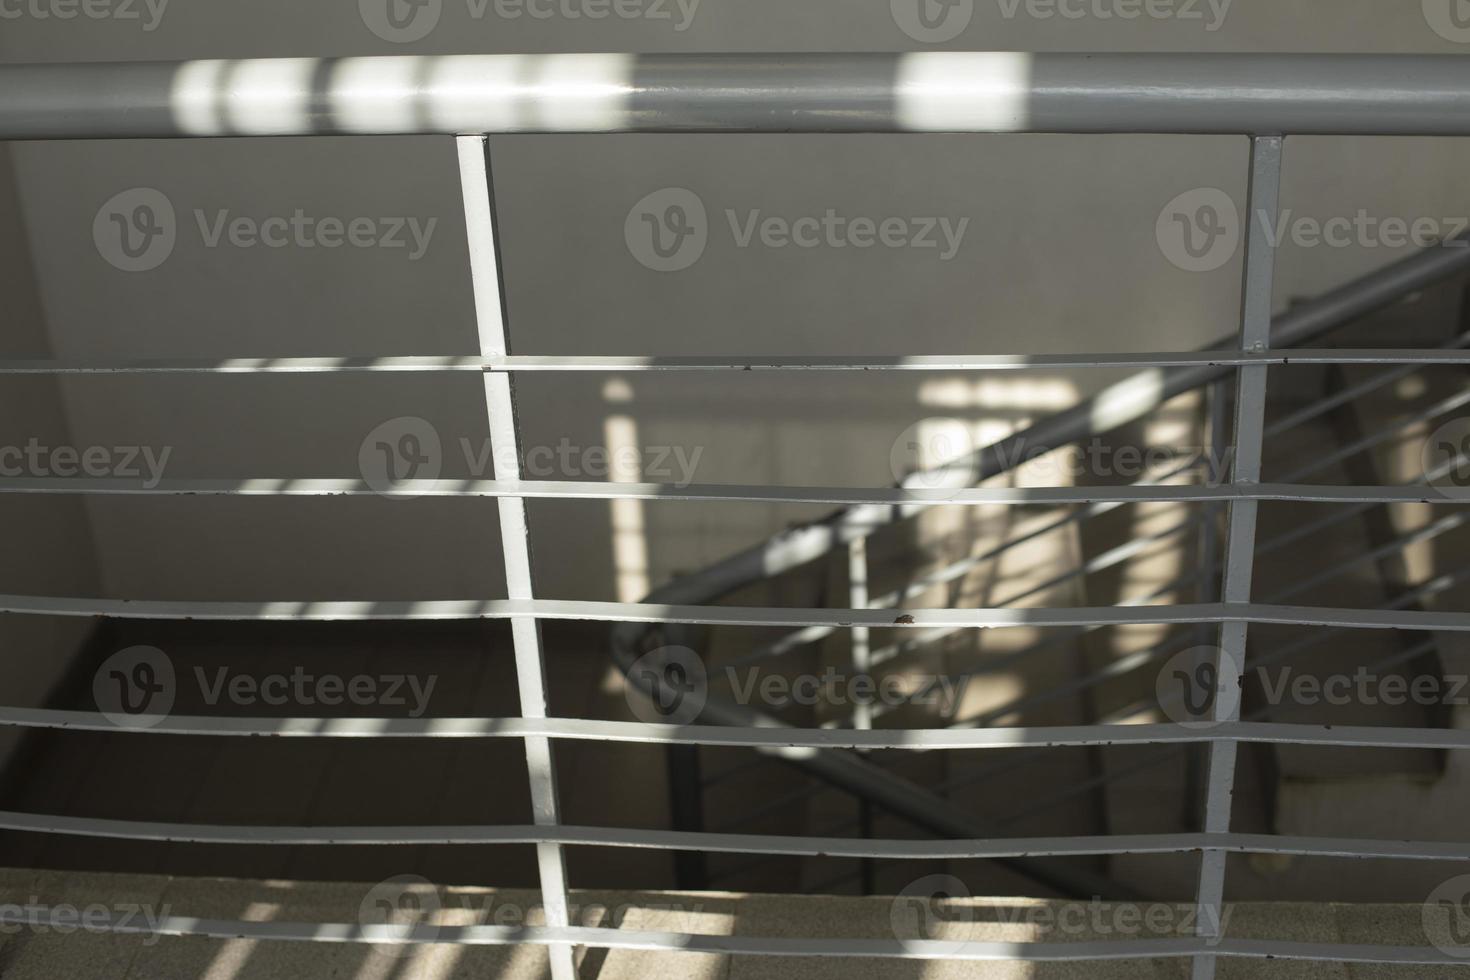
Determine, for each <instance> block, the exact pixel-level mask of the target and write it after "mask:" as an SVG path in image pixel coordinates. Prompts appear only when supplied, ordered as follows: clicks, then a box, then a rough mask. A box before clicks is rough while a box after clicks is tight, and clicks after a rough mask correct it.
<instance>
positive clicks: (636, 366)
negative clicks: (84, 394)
mask: <svg viewBox="0 0 1470 980" xmlns="http://www.w3.org/2000/svg"><path fill="white" fill-rule="evenodd" d="M1451 247H1455V248H1467V247H1470V242H1467V241H1465V240H1456V241H1455V242H1454V243H1453V244H1452V246H1451ZM1293 364H1296V365H1302V364H1402V365H1407V366H1410V367H1429V366H1436V365H1464V364H1470V352H1467V351H1464V350H1454V349H1438V348H1430V349H1420V348H1396V349H1389V348H1384V349H1377V348H1358V349H1341V348H1322V349H1315V350H1308V349H1288V350H1272V351H1261V352H1249V351H1247V352H1239V351H1236V352H1231V351H1214V350H1205V351H1188V352H1184V353H1161V354H1148V353H1137V354H1129V353H1117V352H1114V353H1103V354H934V355H920V356H903V357H880V356H873V355H866V356H861V357H832V356H821V355H812V356H802V355H787V354H783V355H768V356H756V357H736V356H728V357H611V356H609V357H588V356H552V355H524V354H518V355H511V356H508V357H478V356H464V357H461V356H454V355H421V356H402V357H400V356H384V357H228V358H159V359H154V360H132V361H107V360H39V359H36V360H27V359H14V358H10V359H3V360H0V375H25V374H42V375H52V374H59V375H68V374H81V375H87V374H403V373H420V374H424V373H455V372H467V373H480V372H495V371H506V372H541V373H555V372H566V373H584V372H614V373H618V374H644V373H678V372H686V371H701V372H702V371H730V372H741V373H744V372H769V371H1043V370H1054V369H1062V368H1068V369H1070V368H1114V369H1117V368H1149V367H1248V366H1261V365H1265V366H1287V365H1293Z"/></svg>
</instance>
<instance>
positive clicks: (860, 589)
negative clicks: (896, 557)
mask: <svg viewBox="0 0 1470 980" xmlns="http://www.w3.org/2000/svg"><path fill="white" fill-rule="evenodd" d="M847 593H848V594H847V598H848V602H849V603H850V604H851V606H852V608H853V609H866V608H868V602H869V600H870V596H869V588H868V539H867V537H866V536H859V537H856V538H853V539H852V540H851V541H849V542H848V543H847ZM851 669H852V673H853V676H854V677H855V678H856V677H861V678H864V681H865V682H866V680H867V679H868V678H870V677H871V676H872V673H873V641H872V632H871V631H870V630H869V629H868V627H866V626H854V627H853V628H852V658H851ZM852 727H853V728H856V729H858V730H867V729H870V728H872V727H873V706H872V704H871V703H869V702H867V701H863V702H860V703H857V704H854V705H853V711H852ZM857 807H858V828H859V830H860V832H861V835H862V836H863V837H865V838H866V837H871V836H873V806H872V804H871V803H869V802H868V801H867V800H865V799H862V798H859V799H858V801H857ZM874 871H875V868H874V865H873V862H872V861H870V860H868V859H867V858H859V859H858V876H859V885H858V887H859V890H860V891H861V893H862V894H864V895H871V894H872V893H873V886H874Z"/></svg>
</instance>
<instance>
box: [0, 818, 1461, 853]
mask: <svg viewBox="0 0 1470 980" xmlns="http://www.w3.org/2000/svg"><path fill="white" fill-rule="evenodd" d="M0 829H5V830H16V831H22V832H25V833H41V834H60V835H64V836H71V837H102V838H110V839H114V840H132V841H164V842H170V843H188V844H252V845H254V844H280V845H293V846H294V845H301V846H326V847H346V846H359V845H383V846H388V845H435V846H437V845H446V846H447V845H459V844H474V845H491V844H494V845H502V844H504V845H510V844H522V845H524V844H559V845H563V846H568V847H617V848H634V849H642V850H665V851H704V852H708V853H716V854H770V855H781V856H786V857H841V858H873V859H882V860H894V861H903V860H964V859H969V858H977V859H978V858H1002V857H1088V856H1098V855H1111V854H1179V853H1184V852H1188V851H1195V850H1200V849H1202V848H1209V849H1211V850H1221V851H1231V852H1233V853H1238V854H1291V855H1296V856H1302V857H1332V858H1384V859H1404V860H1416V861H1467V860H1470V844H1456V843H1446V842H1442V841H1402V840H1369V839H1360V838H1318V837H1305V836H1296V837H1285V836H1276V835H1272V834H1198V833H1196V834H1153V835H1143V834H1138V835H1118V836H1111V837H1027V838H1001V839H995V838H986V839H984V840H910V839H888V840H885V839H879V838H852V837H815V836H812V837H808V836H798V835H763V834H715V833H695V832H687V831H671V830H641V829H637V828H627V827H572V826H557V827H541V826H536V825H534V824H527V825H522V826H505V827H486V826H483V825H466V826H422V825H415V826H404V827H351V826H341V827H299V826H277V827H268V826H227V825H222V824H181V823H157V822H151V821H135V820H98V819H93V818H89V817H72V816H57V815H52V814H36V813H16V812H11V811H0Z"/></svg>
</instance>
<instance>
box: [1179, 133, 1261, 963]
mask: <svg viewBox="0 0 1470 980" xmlns="http://www.w3.org/2000/svg"><path fill="white" fill-rule="evenodd" d="M1282 142H1283V141H1282V138H1281V137H1279V136H1258V137H1255V138H1253V139H1252V140H1251V155H1250V187H1249V190H1248V192H1247V194H1246V209H1245V217H1244V227H1243V228H1242V229H1241V232H1242V236H1243V239H1244V241H1245V249H1246V251H1245V277H1244V278H1245V283H1244V287H1243V295H1242V298H1241V304H1240V305H1241V328H1240V346H1241V350H1243V351H1261V350H1266V349H1267V348H1268V347H1269V346H1270V344H1271V287H1272V283H1273V280H1274V277H1275V272H1276V249H1275V245H1274V243H1273V240H1272V238H1273V236H1272V229H1273V228H1274V227H1275V224H1276V221H1277V214H1278V212H1279V210H1280V198H1281V155H1282ZM1267 370H1268V369H1267V368H1266V366H1265V365H1252V366H1247V367H1241V368H1239V375H1238V379H1237V385H1236V395H1235V466H1234V474H1233V477H1234V483H1235V484H1236V485H1237V486H1240V485H1250V484H1254V483H1259V482H1260V480H1261V454H1262V450H1263V440H1264V432H1265V427H1266V379H1267V374H1266V372H1267ZM1258 511H1259V507H1258V505H1257V502H1256V501H1254V500H1237V501H1234V502H1232V503H1231V504H1230V526H1229V531H1228V533H1227V537H1226V543H1225V579H1224V583H1223V589H1222V591H1223V596H1222V598H1223V601H1224V602H1226V603H1246V602H1249V601H1250V597H1251V579H1252V574H1253V572H1254V566H1255V557H1256V517H1257V512H1258ZM1247 632H1248V628H1247V624H1245V623H1226V624H1225V625H1224V626H1222V627H1221V629H1220V661H1219V675H1218V676H1219V687H1218V693H1217V694H1216V697H1215V703H1214V707H1213V708H1212V709H1211V718H1212V719H1213V720H1214V721H1216V722H1230V721H1239V720H1240V679H1241V676H1242V674H1243V672H1244V669H1245V646H1246V635H1247ZM1236 749H1237V744H1236V743H1235V742H1229V741H1226V742H1214V743H1211V745H1210V758H1209V772H1208V776H1207V780H1206V788H1205V832H1206V833H1211V834H1223V833H1227V832H1229V830H1230V804H1231V798H1232V796H1233V794H1234V792H1235V760H1236ZM1225 858H1226V854H1225V852H1224V851H1219V850H1206V851H1204V852H1203V854H1202V855H1201V857H1200V873H1199V896H1198V908H1197V910H1196V911H1197V913H1198V914H1197V922H1198V926H1197V930H1196V931H1197V934H1198V935H1199V936H1200V937H1201V938H1203V939H1207V940H1211V939H1217V938H1219V936H1220V933H1221V927H1222V918H1223V916H1222V914H1221V913H1222V904H1223V901H1224V897H1225ZM1215 963H1216V957H1214V956H1212V955H1209V954H1202V955H1200V956H1197V957H1195V960H1194V971H1193V978H1194V980H1214V976H1215Z"/></svg>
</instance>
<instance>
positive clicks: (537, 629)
mask: <svg viewBox="0 0 1470 980" xmlns="http://www.w3.org/2000/svg"><path fill="white" fill-rule="evenodd" d="M455 142H456V144H457V147H458V150H459V177H460V184H461V190H462V191H463V194H464V212H465V232H466V234H467V235H468V238H469V252H470V274H471V277H472V280H473V282H474V289H475V315H476V319H477V322H478V325H479V332H480V353H481V354H482V355H483V356H487V357H503V356H506V355H507V354H509V353H510V326H509V323H508V321H507V319H506V315H505V293H504V281H503V279H502V276H501V270H500V242H499V238H498V234H497V229H496V223H495V220H496V216H495V204H494V194H493V187H492V184H491V174H490V160H489V153H490V147H489V141H488V140H486V139H485V138H484V137H483V136H459V137H456V138H455ZM484 377H485V409H486V411H487V412H488V414H489V421H490V446H491V450H492V455H493V457H494V460H495V478H496V479H497V480H510V481H514V480H519V479H521V464H520V459H521V452H520V430H519V427H518V426H517V424H516V415H515V393H514V391H513V390H512V386H511V378H510V374H509V372H505V371H491V372H487V373H486V374H485V376H484ZM499 504H500V537H501V546H502V549H503V553H504V560H505V581H506V588H507V590H508V597H509V598H511V599H527V600H529V599H534V598H535V588H534V585H533V583H532V577H531V539H530V534H529V529H528V528H527V525H526V501H525V498H524V497H501V498H500V500H499ZM511 631H512V637H513V640H514V643H515V657H516V680H517V683H518V684H519V686H520V695H521V714H522V715H523V716H524V717H526V718H545V717H546V701H547V692H546V664H545V661H544V659H543V657H542V649H541V624H540V622H538V621H537V620H536V619H535V618H533V617H516V618H515V619H512V620H511ZM525 742H526V769H527V772H528V773H529V775H530V782H531V808H532V812H533V815H534V819H535V821H536V825H537V826H540V827H554V826H556V825H557V824H559V823H560V822H561V819H560V806H559V803H558V800H557V791H556V771H555V768H554V766H553V759H552V751H551V740H550V739H548V738H539V737H527V738H526V740H525ZM536 859H537V866H538V867H539V869H540V874H541V903H542V906H543V908H544V911H545V914H546V924H547V925H548V926H550V927H552V928H564V927H566V926H568V925H570V919H569V913H568V907H567V872H566V859H565V854H564V853H563V851H562V848H561V845H560V844H538V845H537V847H536ZM548 952H549V953H550V956H551V976H552V980H575V978H576V975H577V969H576V961H575V959H574V957H573V949H572V947H571V946H567V945H553V946H550V947H549V948H548Z"/></svg>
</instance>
